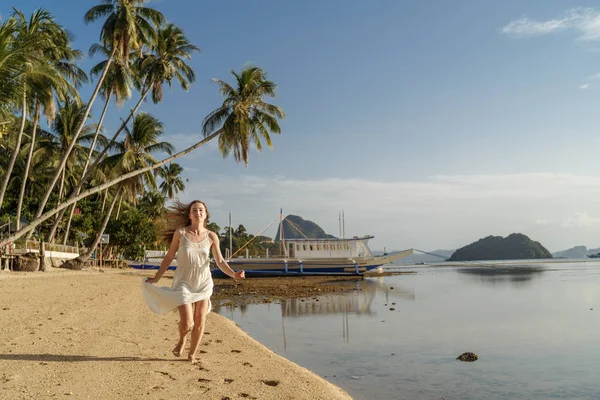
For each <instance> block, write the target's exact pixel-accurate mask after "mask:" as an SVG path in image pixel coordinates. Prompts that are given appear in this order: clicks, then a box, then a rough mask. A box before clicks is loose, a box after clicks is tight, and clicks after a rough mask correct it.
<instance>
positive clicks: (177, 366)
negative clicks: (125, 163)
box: [0, 269, 351, 400]
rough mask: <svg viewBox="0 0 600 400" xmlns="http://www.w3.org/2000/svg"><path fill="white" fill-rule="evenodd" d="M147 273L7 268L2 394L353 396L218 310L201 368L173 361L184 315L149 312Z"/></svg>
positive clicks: (1, 292) (1, 301)
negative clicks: (143, 290) (145, 287)
mask: <svg viewBox="0 0 600 400" xmlns="http://www.w3.org/2000/svg"><path fill="white" fill-rule="evenodd" d="M150 274H151V272H150V273H149V272H134V271H130V270H105V272H98V271H66V270H57V269H53V270H52V271H50V272H46V273H43V272H34V273H16V272H12V273H11V272H1V273H0V321H1V323H0V334H1V336H2V341H1V343H0V348H1V356H0V398H3V399H44V398H81V399H124V398H127V399H142V398H143V399H188V398H195V397H200V398H206V399H221V400H224V399H239V398H246V399H350V398H351V397H350V396H349V395H348V394H347V393H345V392H344V391H343V390H341V389H340V388H338V387H337V386H335V385H333V384H331V383H329V382H327V381H326V380H324V379H322V378H321V377H319V376H317V375H315V374H313V373H312V372H310V371H309V370H307V369H305V368H303V367H300V366H298V365H296V364H294V363H292V362H290V361H288V360H286V359H285V358H283V357H280V356H279V355H277V354H275V353H273V352H272V351H271V350H269V349H267V348H266V347H265V346H263V345H262V344H260V343H258V342H257V341H255V340H254V339H252V338H251V337H249V336H248V335H247V334H246V333H245V332H243V331H242V330H241V329H239V328H238V327H237V326H236V325H235V324H234V323H233V322H231V321H229V320H228V319H226V318H224V317H222V316H219V315H217V314H216V313H210V314H209V316H208V320H207V328H206V335H205V336H204V339H203V341H202V343H201V346H200V354H198V356H199V359H200V365H190V364H189V363H188V362H187V361H184V359H178V358H175V357H174V356H173V355H172V354H171V349H172V348H173V347H174V345H175V343H176V341H177V322H178V314H177V313H174V312H173V313H169V314H167V315H156V314H153V313H152V312H151V311H150V310H149V309H148V307H147V306H146V304H145V302H144V300H143V298H142V295H141V291H140V285H141V280H142V277H143V276H149V275H150ZM159 284H163V285H169V284H170V281H166V280H165V281H161V282H160V283H159ZM188 342H189V341H188ZM186 354H187V353H186Z"/></svg>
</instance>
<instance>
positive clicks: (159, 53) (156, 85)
mask: <svg viewBox="0 0 600 400" xmlns="http://www.w3.org/2000/svg"><path fill="white" fill-rule="evenodd" d="M150 49H151V50H152V51H151V52H150V53H148V54H144V55H142V56H141V57H138V58H137V59H136V62H135V63H134V65H135V67H134V68H133V69H134V70H135V76H136V78H137V79H135V80H134V83H135V85H136V86H137V88H138V89H139V91H140V93H141V96H140V99H139V101H138V103H137V104H136V105H135V107H134V108H133V110H132V111H131V113H129V115H128V116H127V118H126V119H125V120H124V121H123V123H122V124H121V127H120V128H119V129H118V130H117V131H116V132H115V134H114V136H113V137H112V139H111V141H110V142H109V144H108V145H107V146H106V147H105V148H104V150H102V151H101V152H100V155H99V156H98V157H97V159H96V161H95V162H94V164H92V166H91V167H90V168H89V173H92V170H93V169H94V168H95V167H96V166H97V165H98V163H100V161H101V160H102V157H103V156H104V154H106V152H107V151H108V150H109V148H110V147H111V146H112V143H114V141H115V140H116V139H117V137H118V136H119V134H120V133H121V131H122V130H123V129H124V128H125V126H127V124H128V123H129V121H130V120H131V118H132V117H133V116H134V115H135V113H136V112H137V110H138V108H139V107H140V105H141V104H142V102H143V101H144V100H145V99H146V96H148V94H149V93H150V92H152V101H153V102H154V103H155V104H156V103H159V102H161V101H162V98H163V90H162V87H163V85H164V84H165V83H167V84H168V85H169V87H171V84H172V81H173V80H174V79H176V80H177V81H178V82H179V84H180V86H181V88H182V89H184V90H188V89H189V87H190V84H192V83H193V82H194V81H195V80H196V76H195V74H194V71H193V70H192V68H191V67H190V66H189V65H187V64H186V62H185V60H189V59H191V58H192V53H193V52H194V51H200V49H199V48H198V47H197V46H195V45H193V44H191V43H190V41H189V39H188V38H187V36H186V35H185V33H184V32H183V30H182V29H180V28H178V27H177V26H175V25H173V24H167V25H165V26H161V27H159V28H158V30H157V33H156V41H155V42H154V43H153V44H152V45H151V46H150ZM86 180H87V177H84V178H83V179H82V180H81V183H80V186H82V185H83V183H84V182H85V181H86ZM79 189H80V188H79Z"/></svg>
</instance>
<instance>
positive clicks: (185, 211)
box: [142, 200, 245, 364]
mask: <svg viewBox="0 0 600 400" xmlns="http://www.w3.org/2000/svg"><path fill="white" fill-rule="evenodd" d="M168 217H169V219H170V226H171V228H170V229H168V230H167V231H166V232H165V233H164V235H163V239H164V240H165V241H166V242H167V243H168V242H170V243H171V247H170V248H169V251H168V252H167V254H166V255H165V257H164V258H163V260H162V262H161V264H160V269H159V270H158V272H157V273H156V275H155V276H154V277H153V278H146V279H145V280H144V283H143V286H142V288H143V289H142V291H143V293H144V297H145V298H146V302H147V303H148V306H149V307H150V309H151V310H152V311H154V312H155V313H157V314H164V313H167V312H169V311H171V310H174V309H175V308H177V309H178V310H179V317H180V320H179V342H177V345H176V346H175V348H174V349H173V354H174V355H175V356H176V357H180V356H181V353H182V352H183V349H184V347H185V342H186V337H187V334H188V332H190V331H191V332H192V335H191V336H192V343H191V345H190V352H189V355H188V360H189V361H190V362H192V364H195V363H196V362H197V361H196V351H197V350H198V346H199V345H200V341H201V340H202V335H203V334H204V326H205V322H206V315H207V314H208V313H209V312H210V309H211V303H210V296H211V295H212V292H213V281H212V277H211V274H210V267H209V265H210V260H209V251H210V250H211V249H212V255H213V258H214V259H215V262H216V264H217V266H218V267H219V269H221V271H223V272H224V273H225V274H226V275H228V276H230V277H232V278H233V279H244V278H245V274H244V271H241V270H240V271H237V272H235V271H233V270H232V269H231V268H230V267H229V265H228V264H227V262H225V260H224V259H223V255H222V254H221V249H220V247H219V236H217V234H216V233H214V232H211V231H209V230H208V228H207V223H208V219H209V217H210V214H209V213H208V209H207V208H206V204H204V203H203V202H201V201H200V200H194V201H192V202H191V203H190V204H189V205H185V204H181V203H179V202H175V205H174V206H173V207H172V211H171V212H170V213H169V215H168ZM176 253H177V269H176V270H175V275H174V276H173V284H172V285H171V287H170V288H168V287H164V286H163V287H157V286H154V285H153V283H157V282H158V281H159V280H160V278H161V277H162V276H163V274H164V273H165V271H166V270H167V268H168V267H169V265H170V264H171V262H172V261H173V258H174V257H175V254H176ZM192 305H193V307H192Z"/></svg>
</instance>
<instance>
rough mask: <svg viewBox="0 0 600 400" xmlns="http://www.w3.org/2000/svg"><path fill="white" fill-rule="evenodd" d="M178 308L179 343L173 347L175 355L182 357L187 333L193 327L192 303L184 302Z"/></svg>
mask: <svg viewBox="0 0 600 400" xmlns="http://www.w3.org/2000/svg"><path fill="white" fill-rule="evenodd" d="M177 309H178V310H179V342H177V345H176V346H175V348H174V349H173V355H174V356H175V357H181V352H182V351H183V348H184V347H185V340H186V338H187V334H188V332H189V331H190V330H191V329H192V324H193V319H192V305H191V304H184V305H181V306H179V307H177Z"/></svg>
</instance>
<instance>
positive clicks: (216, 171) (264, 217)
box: [0, 0, 600, 251]
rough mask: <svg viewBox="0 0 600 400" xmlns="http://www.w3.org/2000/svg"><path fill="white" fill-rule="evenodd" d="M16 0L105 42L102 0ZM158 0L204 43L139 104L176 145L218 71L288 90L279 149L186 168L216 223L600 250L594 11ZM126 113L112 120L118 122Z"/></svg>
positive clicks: (383, 241) (598, 45) (486, 4)
mask: <svg viewBox="0 0 600 400" xmlns="http://www.w3.org/2000/svg"><path fill="white" fill-rule="evenodd" d="M15 3H18V7H19V8H20V9H21V10H22V11H24V12H25V13H26V14H29V13H31V11H33V10H34V9H35V8H38V7H40V6H42V5H43V6H44V7H46V8H48V9H49V10H50V11H51V12H52V13H53V14H54V15H55V16H56V18H57V20H58V21H59V22H60V23H62V24H63V25H65V26H66V27H67V28H68V29H70V30H71V31H72V32H73V33H74V34H75V36H76V42H75V46H76V47H78V48H81V49H84V50H86V51H87V49H88V48H89V46H90V44H92V43H93V42H95V41H97V40H98V34H99V27H100V25H99V24H92V25H85V24H84V23H83V14H84V12H85V11H86V10H87V9H89V8H90V7H91V6H93V5H95V4H96V2H95V1H93V0H89V1H88V0H60V1H58V0H55V1H52V2H43V3H42V2H41V1H40V0H19V1H18V2H15ZM4 4H6V2H5V3H4ZM150 4H151V5H152V6H153V7H156V8H157V9H159V10H160V11H162V12H163V13H164V14H165V16H166V17H167V18H168V19H169V20H170V21H172V22H174V23H176V24H177V25H179V26H180V27H182V28H183V29H184V30H185V32H186V33H187V35H188V36H189V37H190V39H191V41H192V42H193V43H194V44H196V45H198V46H199V47H200V48H201V50H202V52H201V53H199V54H196V55H195V56H194V58H193V60H192V61H191V65H192V66H193V68H194V69H195V72H196V76H197V82H196V83H195V84H194V85H193V86H192V88H191V89H190V91H189V92H183V91H182V90H180V89H178V88H174V89H173V91H172V92H167V93H166V95H165V98H164V101H163V103H161V104H159V105H158V106H154V105H152V104H144V105H143V107H142V108H143V110H144V111H147V112H151V113H152V114H154V115H156V116H157V117H158V118H160V119H161V120H162V121H163V122H164V124H165V127H166V132H167V134H166V136H165V139H166V140H169V141H171V142H172V143H173V144H174V145H175V146H176V148H177V149H178V150H181V149H183V148H185V147H187V146H188V145H190V144H193V143H195V142H196V141H197V139H198V138H199V137H200V127H201V123H202V119H203V118H204V116H205V115H206V114H207V113H208V112H210V111H211V110H213V109H214V108H216V107H217V106H218V105H219V103H220V95H219V93H218V91H217V86H216V85H215V84H213V83H211V82H210V78H219V79H224V80H229V81H231V79H230V74H229V71H230V70H231V69H235V70H239V69H240V68H241V67H243V66H244V65H245V64H246V63H253V64H255V65H258V66H260V67H262V68H264V69H265V70H266V71H267V72H268V74H269V77H270V78H271V79H272V80H274V81H275V82H277V84H278V85H279V88H278V97H277V98H276V99H275V100H273V102H274V103H276V104H278V105H280V106H281V107H282V108H283V109H284V110H285V111H286V113H287V118H286V119H285V120H283V121H282V123H281V125H282V128H283V134H282V135H281V136H277V137H274V140H273V142H274V146H275V149H274V150H264V151H263V152H262V153H260V154H259V153H257V152H255V151H253V152H252V154H251V157H250V164H249V166H248V167H247V168H246V167H245V166H244V165H243V164H236V163H235V162H234V161H233V159H232V158H229V159H223V158H222V157H221V156H220V154H219V153H218V151H217V149H216V146H215V145H214V144H210V145H208V146H206V148H202V149H200V150H198V151H196V152H194V153H192V154H191V155H189V156H186V157H185V158H183V159H180V161H179V162H180V163H181V164H182V165H183V166H184V167H185V176H186V177H187V178H188V179H189V182H188V188H187V190H186V191H185V193H184V194H183V195H182V196H181V198H182V200H191V199H195V198H199V199H203V200H205V201H206V202H207V204H208V206H209V209H210V211H211V213H212V215H213V220H214V221H215V222H217V223H218V224H220V225H221V226H224V225H226V223H227V213H228V212H229V211H231V212H232V213H233V216H234V224H238V223H243V224H244V225H245V226H246V227H247V229H248V230H249V231H250V232H253V233H258V232H259V231H260V230H261V229H262V228H263V227H264V226H265V225H267V224H268V223H269V222H271V221H272V220H274V219H275V218H277V216H278V212H279V207H283V209H284V213H286V214H287V213H292V214H296V215H300V216H302V217H304V218H306V219H310V220H313V221H315V222H317V223H318V224H320V225H321V226H322V227H324V228H325V230H326V231H328V232H329V233H332V234H337V233H338V211H339V210H341V209H344V211H345V216H346V233H347V234H348V235H361V234H365V233H370V234H373V235H375V237H376V238H375V239H374V240H373V242H372V246H371V247H372V248H375V249H380V248H383V247H384V246H386V247H387V248H388V249H392V248H394V249H401V248H409V247H415V248H421V249H425V250H432V249H438V248H446V249H454V248H457V247H461V246H463V245H466V244H468V243H471V242H473V241H475V240H477V239H479V238H481V237H483V236H487V235H501V236H505V235H507V234H510V233H512V232H522V233H525V234H527V235H529V236H530V237H531V238H532V239H534V240H538V241H540V242H541V243H542V244H544V245H545V246H546V247H547V248H548V249H549V250H551V251H557V250H562V249H564V248H568V247H572V246H574V245H586V246H588V247H600V239H599V238H600V204H599V202H598V201H597V198H598V195H599V194H600V176H599V174H598V171H599V170H600V157H598V149H600V112H599V110H600V96H599V95H600V75H598V76H596V75H597V74H599V73H600V6H597V3H596V2H592V1H578V2H574V1H558V0H545V1H543V2H541V1H521V0H510V1H502V2H498V1H482V0H457V1H451V2H448V1H441V0H438V1H432V0H421V1H397V0H378V1H363V0H327V1H323V0H320V1H317V0H305V1H301V2H300V1H281V0H279V1H276V0H260V1H253V2H249V1H242V0H233V1H228V2H195V1H189V0H188V1H183V0H169V1H151V2H150ZM594 7H596V8H594ZM9 13H10V9H9V8H8V6H7V5H2V6H0V14H1V15H3V16H6V15H8V14H9ZM94 61H97V60H86V61H84V62H83V66H84V68H86V69H89V67H91V66H92V65H93V62H94ZM90 91H91V89H89V88H87V89H85V90H84V91H83V93H84V95H87V94H89V92H90ZM132 100H135V101H137V98H136V96H135V95H134V98H133V99H132ZM100 106H101V104H100V103H98V104H97V105H96V106H95V107H94V115H99V113H100ZM127 107H132V105H131V103H128V105H127V106H126V107H125V108H124V109H123V110H117V109H116V108H112V109H111V110H110V111H109V114H108V116H107V126H108V127H109V128H114V127H115V126H116V125H117V124H118V122H119V119H118V118H119V117H120V116H122V114H123V113H124V112H125V111H126V109H127ZM266 234H270V235H274V234H275V228H274V227H272V228H271V229H270V230H268V231H267V232H266Z"/></svg>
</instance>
